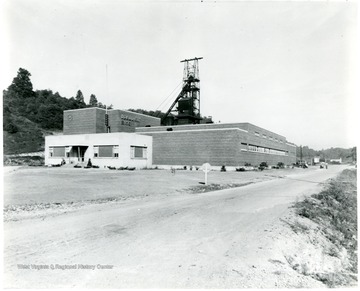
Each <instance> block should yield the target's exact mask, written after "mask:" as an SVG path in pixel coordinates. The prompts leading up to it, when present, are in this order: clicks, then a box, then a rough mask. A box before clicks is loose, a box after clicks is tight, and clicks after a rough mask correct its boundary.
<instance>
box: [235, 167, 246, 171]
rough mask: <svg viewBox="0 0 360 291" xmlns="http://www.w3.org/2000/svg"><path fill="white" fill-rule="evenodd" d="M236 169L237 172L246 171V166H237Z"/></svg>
mask: <svg viewBox="0 0 360 291" xmlns="http://www.w3.org/2000/svg"><path fill="white" fill-rule="evenodd" d="M235 170H236V172H245V168H243V167H241V168H236V169H235Z"/></svg>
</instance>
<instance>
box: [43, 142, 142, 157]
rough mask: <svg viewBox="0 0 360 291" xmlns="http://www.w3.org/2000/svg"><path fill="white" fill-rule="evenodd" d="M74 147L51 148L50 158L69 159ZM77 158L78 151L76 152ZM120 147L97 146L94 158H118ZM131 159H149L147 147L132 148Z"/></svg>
mask: <svg viewBox="0 0 360 291" xmlns="http://www.w3.org/2000/svg"><path fill="white" fill-rule="evenodd" d="M71 149H72V147H61V146H60V147H50V148H49V156H50V157H54V158H64V157H66V158H69V157H70V152H71ZM74 154H75V155H76V156H77V155H78V152H77V150H74ZM118 157H119V146H118V145H101V146H100V145H99V146H98V145H96V146H94V158H118ZM130 157H131V158H132V159H147V147H140V146H130Z"/></svg>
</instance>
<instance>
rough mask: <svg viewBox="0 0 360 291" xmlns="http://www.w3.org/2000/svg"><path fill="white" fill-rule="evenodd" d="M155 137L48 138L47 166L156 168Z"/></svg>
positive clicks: (90, 136)
mask: <svg viewBox="0 0 360 291" xmlns="http://www.w3.org/2000/svg"><path fill="white" fill-rule="evenodd" d="M152 150H153V149H152V137H151V136H146V135H140V134H136V133H127V132H115V133H97V134H72V135H56V136H46V137H45V165H58V164H61V162H62V161H63V160H65V162H66V163H67V164H74V165H76V164H81V165H83V166H84V165H85V166H86V165H87V163H88V161H89V159H91V163H92V165H93V166H99V167H101V168H102V167H135V168H137V169H142V168H150V167H151V166H152Z"/></svg>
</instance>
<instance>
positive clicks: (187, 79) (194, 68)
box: [161, 57, 202, 125]
mask: <svg viewBox="0 0 360 291" xmlns="http://www.w3.org/2000/svg"><path fill="white" fill-rule="evenodd" d="M201 59H202V57H200V58H193V59H189V60H187V59H185V60H182V61H181V63H184V76H183V85H182V89H181V92H180V93H179V95H178V96H177V97H176V99H175V100H174V102H173V103H172V104H171V106H170V108H169V109H168V111H167V112H166V113H165V115H164V117H163V118H162V119H161V124H162V125H180V124H198V123H200V120H201V116H200V78H199V60H201Z"/></svg>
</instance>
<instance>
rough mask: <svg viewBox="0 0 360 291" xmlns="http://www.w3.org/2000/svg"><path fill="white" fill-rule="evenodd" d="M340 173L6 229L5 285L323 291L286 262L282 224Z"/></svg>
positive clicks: (104, 207) (98, 208) (114, 206)
mask: <svg viewBox="0 0 360 291" xmlns="http://www.w3.org/2000/svg"><path fill="white" fill-rule="evenodd" d="M344 168H345V166H332V167H329V169H328V170H320V169H318V168H316V169H315V168H313V169H309V170H308V171H302V172H297V173H295V174H290V175H287V176H282V178H277V179H273V180H267V181H261V182H258V183H254V184H251V185H247V186H244V187H241V188H234V189H227V190H221V191H216V192H209V193H202V194H197V195H177V196H159V197H145V198H143V199H140V200H129V201H123V202H117V203H106V204H99V205H97V204H95V205H89V206H88V207H84V208H82V209H81V210H79V211H76V212H69V213H65V214H62V215H56V216H51V215H50V216H47V217H46V218H41V219H28V220H22V221H9V222H6V223H5V224H4V236H5V240H4V287H6V288H9V287H10V288H57V287H80V288H246V287H251V288H265V287H266V288H277V287H282V288H290V287H291V288H299V287H324V286H323V285H322V283H320V282H318V281H315V280H314V279H312V278H310V277H306V276H302V275H299V274H298V273H296V272H295V271H294V270H293V269H291V268H290V267H289V266H288V265H287V264H286V260H285V259H284V255H283V253H282V248H283V246H284V244H286V237H287V236H289V235H291V234H290V232H289V231H288V229H287V228H286V226H285V225H284V224H283V223H282V222H281V220H280V218H284V217H286V216H287V215H289V206H290V205H291V203H292V202H294V201H296V200H297V199H301V197H303V196H304V195H310V194H312V193H315V192H317V191H319V190H320V189H321V187H322V184H321V183H322V182H325V181H326V180H327V179H329V178H332V177H335V176H336V174H338V173H339V172H340V171H341V170H343V169H344ZM52 268H53V269H52ZM39 269H40V270H39Z"/></svg>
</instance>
